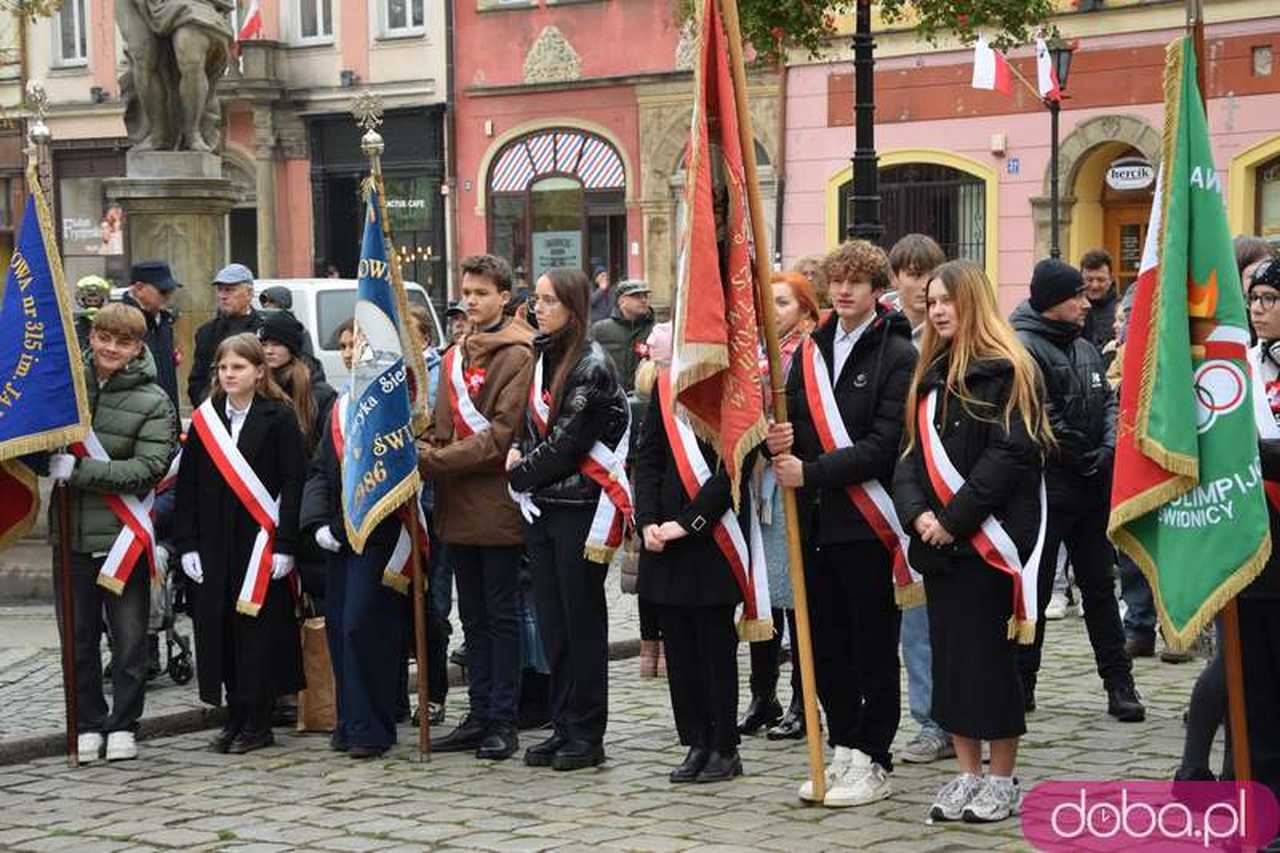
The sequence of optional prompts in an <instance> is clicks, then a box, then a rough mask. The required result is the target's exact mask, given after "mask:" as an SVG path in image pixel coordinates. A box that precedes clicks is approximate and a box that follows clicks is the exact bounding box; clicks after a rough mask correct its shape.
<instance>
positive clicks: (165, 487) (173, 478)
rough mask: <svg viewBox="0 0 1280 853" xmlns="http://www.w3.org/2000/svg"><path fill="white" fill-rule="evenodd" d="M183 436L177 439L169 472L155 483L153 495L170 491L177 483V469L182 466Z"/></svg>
mask: <svg viewBox="0 0 1280 853" xmlns="http://www.w3.org/2000/svg"><path fill="white" fill-rule="evenodd" d="M184 439H185V436H183V437H181V438H179V443H178V452H177V453H175V454H174V455H173V461H172V462H170V463H169V470H168V471H165V472H164V476H163V477H161V478H160V482H158V483H156V488H155V493H156V494H157V495H160V494H163V493H165V492H167V491H169V490H170V489H172V488H173V487H174V486H175V485H177V482H178V468H179V467H181V465H182V441H183V440H184Z"/></svg>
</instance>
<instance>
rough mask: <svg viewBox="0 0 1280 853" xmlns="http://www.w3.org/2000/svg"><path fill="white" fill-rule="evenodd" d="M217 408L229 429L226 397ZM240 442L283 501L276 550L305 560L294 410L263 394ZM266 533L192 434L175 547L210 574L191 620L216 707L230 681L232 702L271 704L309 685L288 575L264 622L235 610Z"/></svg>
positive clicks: (277, 584)
mask: <svg viewBox="0 0 1280 853" xmlns="http://www.w3.org/2000/svg"><path fill="white" fill-rule="evenodd" d="M214 409H215V411H216V412H217V415H218V417H219V418H220V419H221V420H222V423H223V425H226V424H227V416H226V408H225V403H224V401H223V400H217V401H215V404H214ZM236 446H237V447H238V448H239V450H240V453H241V454H242V455H243V456H244V458H245V460H246V461H248V463H249V465H250V466H251V467H252V468H253V470H254V472H255V473H257V475H258V477H259V479H261V480H262V484H263V486H265V487H266V489H267V491H268V492H269V493H271V494H272V495H279V496H280V514H279V519H280V520H279V524H278V525H277V526H276V538H275V553H277V554H297V549H298V510H299V502H300V500H301V497H302V486H303V482H304V479H305V477H306V465H307V462H306V457H305V456H304V453H303V446H302V432H301V430H299V429H298V420H297V417H296V416H295V415H294V413H293V408H292V407H291V406H289V404H287V403H283V402H280V401H278V400H268V399H266V398H264V397H255V398H254V401H253V405H252V407H251V408H250V409H249V414H248V416H247V417H246V418H245V421H244V426H243V427H242V428H241V430H240V436H239V438H238V439H237V440H236ZM258 529H259V528H258V525H257V523H256V522H255V521H254V520H253V518H252V517H251V516H250V515H249V513H248V511H247V510H245V508H244V507H243V506H242V505H241V504H240V500H239V499H238V498H237V497H236V495H235V493H234V492H233V491H232V490H231V487H230V486H228V485H227V483H226V481H225V480H224V479H223V477H222V474H221V473H220V472H219V471H218V469H217V467H216V466H215V465H214V463H213V459H212V458H211V457H210V456H209V452H208V450H207V449H206V448H205V446H204V442H203V441H202V440H201V437H200V434H199V433H198V432H197V431H196V430H195V429H194V428H193V429H191V430H189V431H188V433H187V443H186V447H185V449H184V451H183V454H182V463H181V464H180V465H179V467H178V485H177V513H176V518H175V524H174V541H175V543H176V545H177V548H178V554H180V555H181V554H185V553H187V552H189V551H196V552H198V553H199V554H200V562H201V566H202V569H203V571H204V581H203V583H200V584H198V585H193V586H194V587H195V589H194V593H193V597H194V605H195V606H194V611H193V617H194V622H195V635H196V663H197V665H198V669H199V673H198V674H199V686H200V698H201V699H202V700H204V701H205V702H208V703H209V704H211V705H218V704H221V703H222V699H223V685H227V687H228V694H227V701H229V702H232V701H234V702H258V701H263V700H266V699H269V698H274V697H276V696H281V695H284V694H286V693H296V692H297V691H298V690H301V689H302V688H303V686H304V681H303V676H302V646H301V639H300V636H299V633H298V619H297V616H296V615H295V608H294V600H293V593H292V592H291V591H290V588H289V581H288V578H282V579H280V580H278V581H271V582H270V584H268V587H267V597H266V601H265V603H264V604H263V607H262V609H261V610H260V611H259V612H258V615H257V616H245V615H243V614H241V613H238V612H237V611H236V598H237V597H238V596H239V594H240V586H241V584H242V583H243V582H244V576H245V571H246V569H247V567H248V565H249V555H250V554H251V553H252V551H253V540H254V538H255V537H256V536H257V535H258ZM232 690H234V692H232Z"/></svg>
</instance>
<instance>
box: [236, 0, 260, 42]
mask: <svg viewBox="0 0 1280 853" xmlns="http://www.w3.org/2000/svg"><path fill="white" fill-rule="evenodd" d="M260 35H262V10H261V9H260V8H259V7H258V0H249V11H248V13H246V14H245V16H244V23H242V24H241V25H240V32H238V33H236V41H247V40H249V39H251V38H255V37H257V36H260Z"/></svg>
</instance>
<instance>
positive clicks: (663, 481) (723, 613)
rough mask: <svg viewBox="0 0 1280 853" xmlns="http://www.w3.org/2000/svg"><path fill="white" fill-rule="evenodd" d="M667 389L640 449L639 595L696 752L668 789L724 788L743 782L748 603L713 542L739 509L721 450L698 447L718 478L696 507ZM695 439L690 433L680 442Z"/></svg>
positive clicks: (683, 738)
mask: <svg viewBox="0 0 1280 853" xmlns="http://www.w3.org/2000/svg"><path fill="white" fill-rule="evenodd" d="M669 382H670V378H669V376H668V375H667V374H666V371H663V372H662V373H660V374H659V376H658V380H657V382H656V383H655V387H654V389H653V394H652V396H651V397H650V401H649V408H648V412H647V413H646V414H645V417H644V422H643V424H642V425H641V427H640V434H639V437H638V441H637V447H636V460H635V476H636V482H635V490H636V528H637V529H638V530H639V531H640V533H641V534H642V535H643V537H644V549H643V550H642V551H641V553H640V590H639V592H640V599H641V600H642V601H646V602H650V603H652V604H654V605H656V607H657V609H658V618H659V621H660V624H661V626H662V636H663V637H664V638H665V642H666V655H667V680H668V684H669V686H670V689H671V707H672V710H673V711H674V712H675V717H676V730H677V731H678V732H679V734H680V743H681V744H683V745H685V746H687V747H689V752H688V754H687V755H686V756H685V759H684V762H683V763H681V764H680V766H678V767H676V768H675V769H674V770H672V771H671V775H670V779H671V781H672V782H673V783H678V782H722V781H725V780H727V779H731V778H733V777H734V776H739V775H741V774H742V759H741V758H740V757H739V755H738V728H737V722H736V720H735V715H736V713H737V708H738V658H737V648H738V635H737V632H736V630H735V628H734V621H733V615H734V609H735V608H736V607H737V605H738V603H739V602H740V601H742V595H741V592H740V591H739V588H738V584H737V582H736V581H735V580H734V577H733V571H732V569H731V568H730V565H729V561H728V559H727V558H726V557H725V555H724V554H723V553H722V552H721V550H720V548H719V546H718V545H717V544H716V541H715V539H714V538H713V536H712V534H713V531H714V530H715V528H716V524H717V523H718V522H719V521H720V519H721V517H722V516H723V515H724V514H725V512H726V511H728V510H729V509H730V508H731V507H732V506H733V500H732V497H731V495H730V486H729V476H728V474H727V473H726V471H725V469H724V467H723V466H722V465H721V464H720V459H719V457H718V456H717V455H716V452H715V449H714V448H713V447H711V446H710V445H707V444H704V443H703V442H701V441H698V442H696V444H697V450H699V451H701V453H702V458H703V459H704V460H705V461H706V463H707V467H708V468H709V469H710V470H711V471H713V472H714V473H713V474H712V475H711V477H710V478H709V479H707V480H706V482H704V483H703V484H702V486H701V488H699V489H698V491H697V492H696V493H695V494H694V496H693V497H692V498H690V497H689V495H688V492H687V490H686V488H685V486H684V484H683V480H682V479H681V473H680V469H679V467H678V466H677V464H676V458H675V455H674V451H673V445H674V444H675V442H674V441H673V440H672V438H671V437H670V436H669V435H668V426H667V422H666V420H665V419H664V417H663V408H664V406H663V402H664V398H666V396H667V395H668V393H669V388H668V383H669ZM667 408H668V409H669V404H668V406H667ZM688 438H692V431H688V432H685V433H684V434H683V436H677V439H682V440H683V439H688ZM688 449H689V450H690V451H692V449H693V448H688ZM746 482H747V478H743V487H744V489H745V487H746ZM741 506H743V507H750V506H752V502H751V498H750V496H748V495H746V494H744V495H743V497H742V500H741ZM744 529H745V528H744Z"/></svg>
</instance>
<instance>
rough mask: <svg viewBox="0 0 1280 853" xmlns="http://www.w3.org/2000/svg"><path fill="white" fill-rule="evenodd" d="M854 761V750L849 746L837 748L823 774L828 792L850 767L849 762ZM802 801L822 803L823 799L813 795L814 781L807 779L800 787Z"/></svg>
mask: <svg viewBox="0 0 1280 853" xmlns="http://www.w3.org/2000/svg"><path fill="white" fill-rule="evenodd" d="M852 760H853V750H852V749H850V748H849V747H847V746H837V747H836V751H835V754H834V755H832V756H831V763H830V764H828V765H827V766H826V769H825V770H824V771H823V773H822V778H823V780H824V781H825V782H826V784H825V785H824V786H823V787H824V788H826V789H827V790H828V791H830V790H831V787H832V786H833V785H835V784H836V780H838V779H839V778H840V776H841V775H842V774H843V773H844V771H845V770H846V769H847V768H848V767H849V762H851V761H852ZM800 799H802V800H804V801H805V802H806V803H821V802H823V799H822V798H821V797H815V796H814V795H813V780H812V779H805V780H804V784H803V785H801V786H800Z"/></svg>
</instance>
